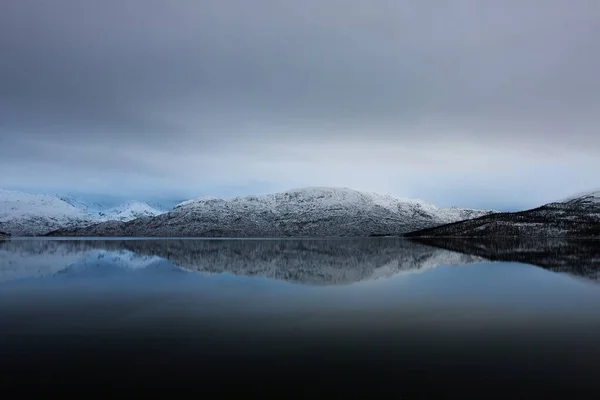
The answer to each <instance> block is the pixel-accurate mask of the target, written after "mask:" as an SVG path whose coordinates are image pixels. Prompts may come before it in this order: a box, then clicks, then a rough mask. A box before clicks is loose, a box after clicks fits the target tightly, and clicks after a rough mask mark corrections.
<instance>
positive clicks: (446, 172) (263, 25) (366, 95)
mask: <svg viewBox="0 0 600 400" xmlns="http://www.w3.org/2000/svg"><path fill="white" fill-rule="evenodd" d="M1 8H2V10H1V12H0V171H1V173H0V187H2V188H5V189H19V190H27V191H34V192H61V193H67V192H68V193H80V194H85V195H88V196H113V197H123V198H139V199H150V198H152V199H159V198H164V199H187V198H192V197H197V196H204V195H211V196H221V197H233V196H241V195H250V194H263V193H269V192H276V191H281V190H286V189H292V188H299V187H305V186H335V187H350V188H353V189H357V190H365V191H373V192H380V193H385V194H392V195H396V196H399V197H409V198H416V199H422V200H426V201H430V202H432V203H434V204H437V205H440V206H464V207H476V208H492V209H497V210H517V209H525V208H529V207H535V206H538V205H540V204H543V203H545V202H550V201H555V200H560V199H562V198H565V197H569V196H571V195H573V194H577V193H581V192H586V191H592V190H598V189H600V177H599V175H598V171H599V170H600V131H599V127H600V79H599V76H600V75H599V72H598V71H600V51H598V49H599V48H600V2H598V1H597V0H570V1H567V0H560V1H559V0H535V1H534V0H494V1H492V0H455V1H452V2H449V1H445V0H418V1H417V0H412V1H402V0H389V1H387V0H370V1H363V0H343V1H342V0H302V1H286V0H270V1H269V0H52V1H43V0H5V1H3V2H2V6H1Z"/></svg>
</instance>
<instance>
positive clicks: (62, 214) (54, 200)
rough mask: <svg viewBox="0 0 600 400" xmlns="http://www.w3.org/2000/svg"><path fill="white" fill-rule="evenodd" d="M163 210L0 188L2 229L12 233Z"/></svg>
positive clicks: (45, 230) (37, 231) (139, 204)
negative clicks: (113, 205) (110, 205)
mask: <svg viewBox="0 0 600 400" xmlns="http://www.w3.org/2000/svg"><path fill="white" fill-rule="evenodd" d="M163 212H164V211H160V210H157V209H155V208H153V207H151V206H149V205H148V204H146V203H142V202H138V201H130V202H128V203H125V204H123V205H120V206H118V207H113V208H108V209H107V208H106V207H104V206H102V205H101V204H98V203H91V202H85V201H83V200H81V199H78V198H76V197H72V196H70V197H67V196H65V197H59V196H55V195H48V194H31V193H25V192H19V191H12V190H0V232H8V233H10V234H12V235H13V236H38V235H44V234H46V233H48V232H51V231H55V230H57V229H65V228H74V227H84V226H89V225H92V224H96V223H100V222H106V221H131V220H133V219H135V218H140V217H153V216H156V215H159V214H162V213H163Z"/></svg>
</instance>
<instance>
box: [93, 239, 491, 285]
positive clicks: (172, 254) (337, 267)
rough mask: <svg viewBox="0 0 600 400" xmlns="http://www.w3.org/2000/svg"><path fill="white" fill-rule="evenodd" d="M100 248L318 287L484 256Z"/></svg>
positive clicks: (340, 245) (419, 249) (361, 244)
mask: <svg viewBox="0 0 600 400" xmlns="http://www.w3.org/2000/svg"><path fill="white" fill-rule="evenodd" d="M96 243H99V242H96ZM101 246H102V247H104V248H111V249H114V250H117V249H122V248H127V249H128V250H131V251H134V252H135V253H137V254H140V255H141V254H145V255H155V256H159V257H162V258H164V259H168V260H169V261H171V262H172V263H173V264H175V265H177V266H179V267H180V268H182V269H185V270H187V271H191V272H195V273H200V274H202V275H213V274H221V273H230V274H234V275H244V276H257V277H264V278H271V279H278V280H285V281H289V282H296V283H304V284H313V285H330V284H348V283H353V282H359V281H365V280H371V279H376V278H381V277H391V276H393V275H396V274H399V273H405V272H408V271H416V270H422V269H426V268H433V267H434V266H437V265H448V264H460V263H464V264H468V263H473V262H479V261H481V260H482V259H481V258H479V257H471V256H467V255H461V254H456V253H452V252H449V251H446V250H441V249H436V248H432V247H429V246H423V245H419V244H413V243H411V242H408V241H405V240H402V239H338V240H177V239H170V240H126V241H104V242H103V243H102V244H101Z"/></svg>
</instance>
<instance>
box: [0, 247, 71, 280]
mask: <svg viewBox="0 0 600 400" xmlns="http://www.w3.org/2000/svg"><path fill="white" fill-rule="evenodd" d="M22 244H24V243H20V242H15V241H10V242H5V243H1V244H0V282H6V281H12V280H17V279H23V278H38V277H42V276H48V275H53V274H55V273H57V272H58V271H60V270H62V269H64V268H67V266H68V265H70V264H73V263H75V262H76V261H77V260H78V259H80V258H81V254H79V253H77V252H73V251H71V249H69V248H65V247H62V246H35V245H34V246H28V245H24V246H23V245H22Z"/></svg>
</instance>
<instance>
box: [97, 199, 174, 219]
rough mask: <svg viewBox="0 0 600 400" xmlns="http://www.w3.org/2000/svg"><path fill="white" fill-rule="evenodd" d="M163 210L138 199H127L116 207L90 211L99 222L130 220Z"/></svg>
mask: <svg viewBox="0 0 600 400" xmlns="http://www.w3.org/2000/svg"><path fill="white" fill-rule="evenodd" d="M163 213H165V211H161V210H157V209H156V208H153V207H151V206H149V205H148V204H146V203H143V202H140V201H129V202H127V203H125V204H122V205H120V206H117V207H113V208H109V209H108V210H103V211H94V212H91V215H92V216H93V217H94V218H95V219H97V220H98V221H99V222H106V221H123V222H126V221H132V220H134V219H136V218H142V217H155V216H157V215H160V214H163Z"/></svg>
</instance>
